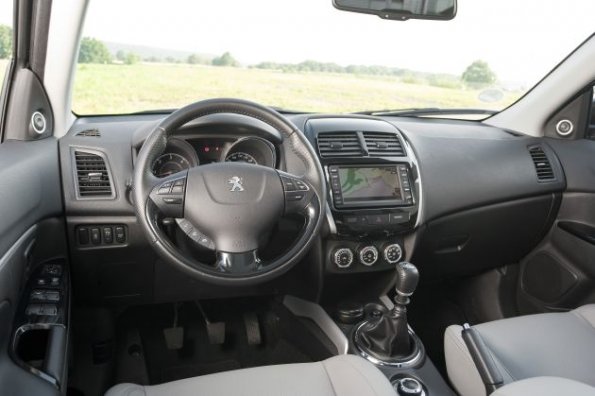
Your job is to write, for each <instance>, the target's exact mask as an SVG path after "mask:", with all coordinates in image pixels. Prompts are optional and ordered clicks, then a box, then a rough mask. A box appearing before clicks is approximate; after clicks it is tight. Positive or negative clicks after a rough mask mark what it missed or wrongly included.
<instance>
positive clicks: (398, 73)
mask: <svg viewBox="0 0 595 396" xmlns="http://www.w3.org/2000/svg"><path fill="white" fill-rule="evenodd" d="M11 54H12V29H11V28H10V27H9V26H6V25H0V59H6V58H9V57H10V56H11ZM78 61H79V63H101V64H108V63H114V61H117V62H118V63H123V64H127V65H133V64H136V63H138V62H141V61H143V62H156V63H187V64H191V65H212V66H227V67H240V66H242V65H241V64H240V62H238V60H237V59H235V58H234V57H233V56H232V55H231V53H229V52H225V53H224V54H222V55H220V56H216V57H209V56H205V55H200V54H191V55H189V56H188V57H187V58H186V59H185V60H181V59H176V58H174V57H171V56H169V57H165V58H160V57H156V56H150V57H145V58H144V59H142V58H141V56H140V55H139V54H137V53H135V52H133V51H124V50H119V51H118V52H117V53H116V54H115V59H114V56H112V53H111V52H110V51H109V49H108V48H107V46H106V45H105V44H104V43H103V42H102V41H100V40H98V39H95V38H92V37H84V38H83V39H82V40H81V46H80V50H79V57H78ZM249 67H250V68H254V69H266V70H277V71H281V72H286V73H295V72H319V73H345V74H357V75H371V76H395V77H400V78H401V79H403V81H404V82H412V83H415V82H420V80H425V81H426V82H427V83H429V84H430V85H435V86H440V87H445V88H456V87H457V86H458V85H460V84H461V83H465V84H467V85H469V86H472V87H482V86H488V85H491V84H493V83H495V82H496V80H497V76H496V74H495V73H494V72H493V71H492V70H491V68H490V66H489V65H488V64H487V62H485V61H482V60H476V61H474V62H473V63H471V64H470V65H469V66H468V67H467V68H466V69H465V71H464V72H463V73H462V75H461V76H453V75H447V74H433V73H420V72H413V71H411V70H407V69H402V68H398V67H388V66H367V65H349V66H341V65H338V64H336V63H331V62H317V61H313V60H307V61H304V62H300V63H276V62H261V63H258V64H256V65H252V66H249Z"/></svg>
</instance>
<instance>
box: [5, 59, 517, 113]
mask: <svg viewBox="0 0 595 396" xmlns="http://www.w3.org/2000/svg"><path fill="white" fill-rule="evenodd" d="M7 64H8V62H7V61H5V60H0V76H4V71H5V68H6V66H7ZM479 92H480V91H478V90H471V89H467V90H465V89H451V88H442V87H435V86H431V85H429V84H424V83H423V82H417V83H406V82H404V81H402V80H401V79H400V78H398V77H385V76H363V75H362V76H360V75H353V74H332V73H284V72H280V71H279V72H278V71H273V70H260V69H246V68H227V67H212V66H195V65H186V64H136V65H118V64H113V65H97V64H84V65H78V68H77V75H76V79H75V86H74V94H73V111H74V112H75V113H77V114H101V113H103V114H111V113H129V112H134V111H141V110H151V109H164V108H165V109H167V108H176V107H180V106H183V105H185V104H188V103H191V102H193V101H196V100H200V99H207V98H215V97H234V98H244V99H250V100H253V101H256V102H259V103H262V104H267V105H271V106H279V107H283V108H287V109H294V110H302V111H314V112H339V113H343V112H353V111H361V110H370V109H398V108H410V107H446V108H449V107H450V108H452V107H476V108H491V109H500V108H502V107H504V106H506V105H508V104H510V103H512V102H513V101H515V100H516V99H517V98H518V96H519V95H520V93H519V92H507V93H505V94H504V98H503V99H502V100H501V101H499V102H494V103H483V102H480V101H479V100H478V98H477V97H478V94H479Z"/></svg>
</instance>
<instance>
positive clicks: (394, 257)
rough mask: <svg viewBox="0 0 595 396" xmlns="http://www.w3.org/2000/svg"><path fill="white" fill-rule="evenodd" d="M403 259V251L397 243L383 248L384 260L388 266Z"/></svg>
mask: <svg viewBox="0 0 595 396" xmlns="http://www.w3.org/2000/svg"><path fill="white" fill-rule="evenodd" d="M402 257H403V249H402V248H401V245H399V244H398V243H391V244H390V245H387V246H386V247H385V248H384V259H385V260H386V262H387V263H389V264H396V263H398V262H399V261H401V258H402Z"/></svg>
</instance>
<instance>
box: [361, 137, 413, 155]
mask: <svg viewBox="0 0 595 396" xmlns="http://www.w3.org/2000/svg"><path fill="white" fill-rule="evenodd" d="M363 135H364V140H365V142H366V150H367V151H368V155H369V156H370V157H404V156H405V151H404V150H403V145H402V144H401V141H400V140H399V138H398V137H397V135H396V134H394V133H382V132H364V133H363Z"/></svg>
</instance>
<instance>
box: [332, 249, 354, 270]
mask: <svg viewBox="0 0 595 396" xmlns="http://www.w3.org/2000/svg"><path fill="white" fill-rule="evenodd" d="M333 262H334V263H335V265H336V266H337V267H339V268H348V267H351V264H353V252H352V251H351V249H349V248H339V249H337V250H335V251H334V253H333Z"/></svg>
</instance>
